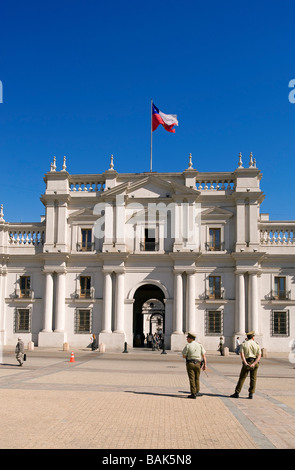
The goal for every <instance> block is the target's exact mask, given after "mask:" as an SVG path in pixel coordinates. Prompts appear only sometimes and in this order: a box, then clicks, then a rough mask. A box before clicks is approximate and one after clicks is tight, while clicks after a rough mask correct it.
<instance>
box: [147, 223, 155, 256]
mask: <svg viewBox="0 0 295 470" xmlns="http://www.w3.org/2000/svg"><path fill="white" fill-rule="evenodd" d="M144 251H156V230H155V229H154V228H145V229H144Z"/></svg>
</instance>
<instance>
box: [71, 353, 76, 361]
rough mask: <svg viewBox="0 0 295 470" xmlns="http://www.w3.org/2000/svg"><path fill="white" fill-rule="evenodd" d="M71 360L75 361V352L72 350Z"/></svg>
mask: <svg viewBox="0 0 295 470" xmlns="http://www.w3.org/2000/svg"><path fill="white" fill-rule="evenodd" d="M70 362H75V357H74V352H73V351H72V354H71V359H70Z"/></svg>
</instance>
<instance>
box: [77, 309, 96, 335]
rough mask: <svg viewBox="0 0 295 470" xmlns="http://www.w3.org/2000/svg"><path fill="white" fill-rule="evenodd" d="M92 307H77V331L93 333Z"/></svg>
mask: <svg viewBox="0 0 295 470" xmlns="http://www.w3.org/2000/svg"><path fill="white" fill-rule="evenodd" d="M91 330H92V309H80V308H79V309H77V310H76V314H75V333H91Z"/></svg>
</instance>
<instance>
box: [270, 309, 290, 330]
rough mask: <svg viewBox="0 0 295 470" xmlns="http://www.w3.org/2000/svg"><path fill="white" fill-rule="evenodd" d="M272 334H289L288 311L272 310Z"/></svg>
mask: <svg viewBox="0 0 295 470" xmlns="http://www.w3.org/2000/svg"><path fill="white" fill-rule="evenodd" d="M272 336H289V312H288V311H285V310H283V311H274V312H272Z"/></svg>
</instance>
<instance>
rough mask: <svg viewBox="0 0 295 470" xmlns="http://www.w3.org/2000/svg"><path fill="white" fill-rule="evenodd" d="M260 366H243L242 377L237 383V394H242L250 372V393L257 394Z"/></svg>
mask: <svg viewBox="0 0 295 470" xmlns="http://www.w3.org/2000/svg"><path fill="white" fill-rule="evenodd" d="M258 366H259V364H256V366H254V367H249V366H245V364H243V366H242V369H241V372H240V377H239V380H238V383H237V386H236V389H235V392H236V393H240V392H241V390H242V388H243V385H244V382H245V380H246V378H247V377H248V373H249V372H250V387H249V393H255V388H256V379H257V372H258Z"/></svg>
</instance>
